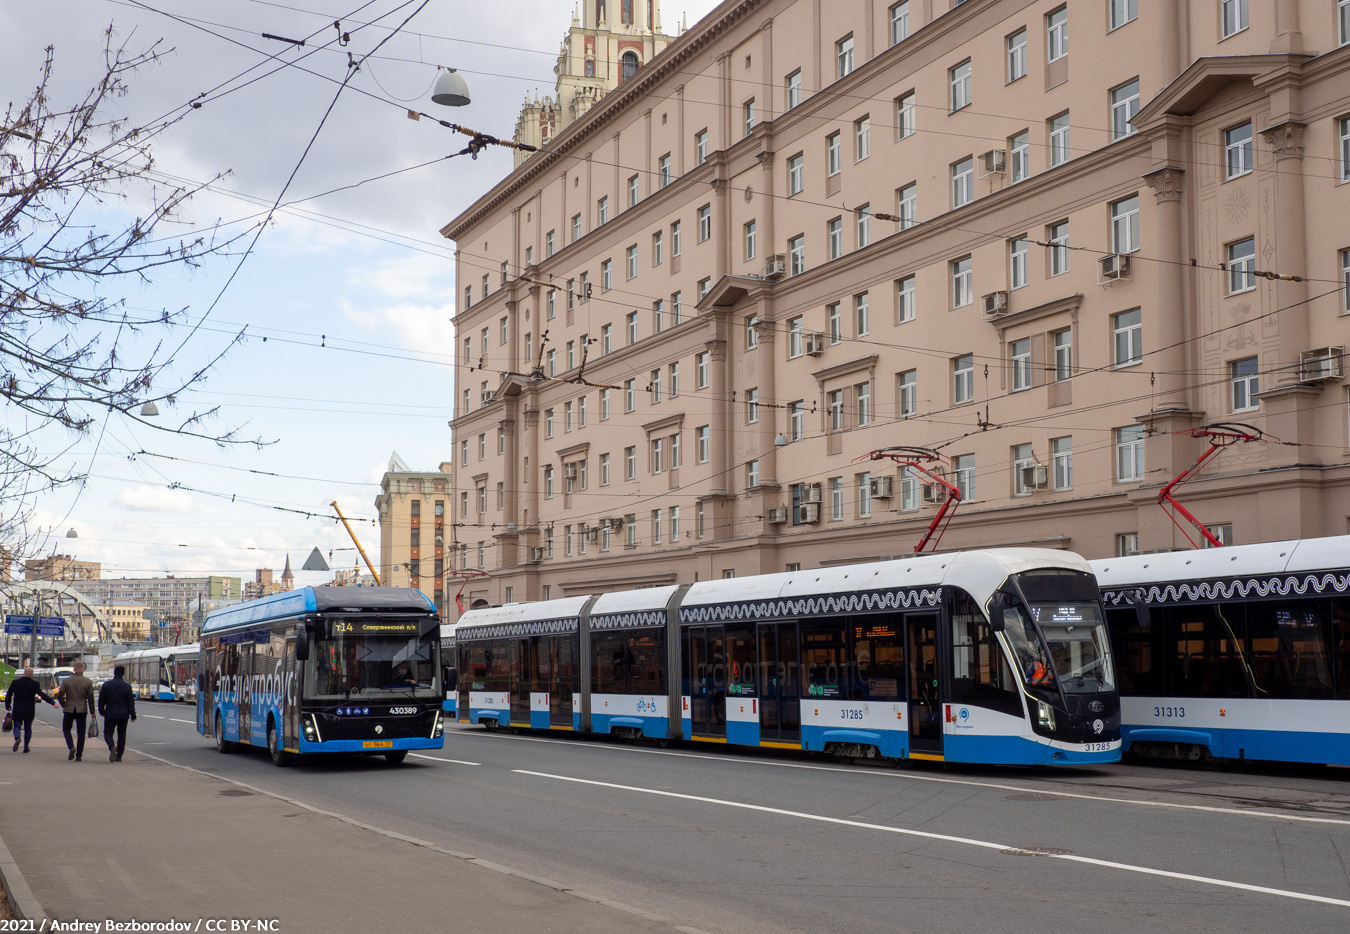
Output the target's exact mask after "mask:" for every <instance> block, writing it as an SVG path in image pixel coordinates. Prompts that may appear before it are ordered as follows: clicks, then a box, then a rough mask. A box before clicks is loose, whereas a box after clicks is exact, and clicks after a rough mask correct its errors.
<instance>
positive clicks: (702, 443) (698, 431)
mask: <svg viewBox="0 0 1350 934" xmlns="http://www.w3.org/2000/svg"><path fill="white" fill-rule="evenodd" d="M694 457H695V458H696V459H697V461H698V463H700V464H706V463H708V459H709V458H710V457H712V436H711V435H710V434H709V427H708V426H707V425H700V426H699V427H697V428H695V429H694Z"/></svg>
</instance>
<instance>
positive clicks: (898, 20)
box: [891, 0, 909, 45]
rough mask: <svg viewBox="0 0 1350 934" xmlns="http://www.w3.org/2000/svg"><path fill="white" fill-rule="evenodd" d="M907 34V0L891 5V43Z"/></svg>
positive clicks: (900, 39)
mask: <svg viewBox="0 0 1350 934" xmlns="http://www.w3.org/2000/svg"><path fill="white" fill-rule="evenodd" d="M907 36H909V0H904V2H903V3H897V4H895V6H893V7H891V45H895V44H896V43H897V42H902V41H904V39H905V38H906V37H907Z"/></svg>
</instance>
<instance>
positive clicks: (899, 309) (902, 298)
mask: <svg viewBox="0 0 1350 934" xmlns="http://www.w3.org/2000/svg"><path fill="white" fill-rule="evenodd" d="M917 301H918V300H917V297H916V292H915V278H914V276H905V277H904V278H902V279H896V280H895V323H896V324H904V323H905V322H906V321H913V320H914V315H915V311H916V309H917Z"/></svg>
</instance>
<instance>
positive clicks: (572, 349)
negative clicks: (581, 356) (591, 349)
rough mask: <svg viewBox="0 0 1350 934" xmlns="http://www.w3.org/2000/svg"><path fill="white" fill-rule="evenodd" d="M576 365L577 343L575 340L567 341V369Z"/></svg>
mask: <svg viewBox="0 0 1350 934" xmlns="http://www.w3.org/2000/svg"><path fill="white" fill-rule="evenodd" d="M576 365H577V345H576V341H568V342H567V369H569V370H570V369H572V368H573V367H575V366H576Z"/></svg>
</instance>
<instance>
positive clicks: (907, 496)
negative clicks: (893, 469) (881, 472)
mask: <svg viewBox="0 0 1350 934" xmlns="http://www.w3.org/2000/svg"><path fill="white" fill-rule="evenodd" d="M918 508H919V477H918V474H916V473H915V472H914V468H913V467H902V468H900V511H901V512H914V511H916V510H917V509H918Z"/></svg>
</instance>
